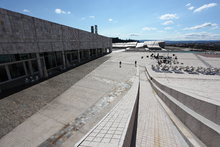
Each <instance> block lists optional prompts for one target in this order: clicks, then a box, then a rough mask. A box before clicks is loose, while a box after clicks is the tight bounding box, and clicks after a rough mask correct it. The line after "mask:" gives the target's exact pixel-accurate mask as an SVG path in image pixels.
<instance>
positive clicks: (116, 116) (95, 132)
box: [75, 77, 139, 147]
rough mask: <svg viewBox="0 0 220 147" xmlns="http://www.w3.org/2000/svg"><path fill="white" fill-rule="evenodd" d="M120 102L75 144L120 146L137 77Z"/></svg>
mask: <svg viewBox="0 0 220 147" xmlns="http://www.w3.org/2000/svg"><path fill="white" fill-rule="evenodd" d="M134 80H135V81H134V82H133V86H132V87H131V89H130V90H129V91H128V93H127V94H126V95H125V96H124V97H123V98H122V99H121V100H120V102H119V103H118V104H117V105H116V106H115V107H114V108H113V109H112V110H111V111H110V112H109V113H108V114H107V115H106V116H105V117H104V118H103V119H102V120H101V121H100V122H99V123H98V124H97V125H96V126H95V127H94V128H93V129H92V130H91V131H90V132H89V133H88V134H87V135H86V136H85V138H83V139H82V141H80V142H79V143H78V144H76V145H75V146H79V147H86V146H94V147H95V146H115V147H116V146H122V145H123V142H124V140H125V135H126V132H127V129H128V124H129V122H130V119H131V114H132V112H133V108H134V105H135V102H136V98H137V92H138V85H139V78H138V77H136V78H135V79H134Z"/></svg>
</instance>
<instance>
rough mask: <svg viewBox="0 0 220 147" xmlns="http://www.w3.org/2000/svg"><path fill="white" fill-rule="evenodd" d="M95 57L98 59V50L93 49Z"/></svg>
mask: <svg viewBox="0 0 220 147" xmlns="http://www.w3.org/2000/svg"><path fill="white" fill-rule="evenodd" d="M95 56H96V57H98V49H97V48H96V49H95Z"/></svg>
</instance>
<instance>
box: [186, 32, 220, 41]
mask: <svg viewBox="0 0 220 147" xmlns="http://www.w3.org/2000/svg"><path fill="white" fill-rule="evenodd" d="M183 38H184V39H187V40H219V39H220V34H214V33H208V32H197V33H189V34H183Z"/></svg>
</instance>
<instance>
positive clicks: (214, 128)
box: [147, 72, 220, 147]
mask: <svg viewBox="0 0 220 147" xmlns="http://www.w3.org/2000/svg"><path fill="white" fill-rule="evenodd" d="M147 73H148V72H147ZM148 75H149V73H148ZM149 77H150V79H151V80H150V83H151V85H152V87H153V89H154V90H155V92H156V93H157V95H158V96H159V97H160V98H161V99H162V100H163V101H164V102H165V103H166V105H167V106H168V107H169V108H170V109H171V110H172V111H173V113H174V114H175V115H176V116H177V117H178V118H179V119H180V120H181V121H182V122H183V123H184V124H185V125H186V126H187V127H188V128H189V129H190V130H191V131H192V132H193V133H194V134H195V135H196V136H197V137H198V138H199V139H200V140H201V141H202V142H203V143H205V144H206V145H207V146H211V147H218V146H219V140H220V126H219V125H218V124H216V122H218V123H219V121H218V119H217V118H218V117H219V115H218V114H219V111H218V109H219V106H216V105H214V104H210V103H208V102H205V101H202V100H198V99H197V98H194V97H191V96H189V95H186V94H183V93H181V92H179V91H177V90H174V89H172V88H169V87H167V86H165V85H163V84H161V83H159V82H158V81H157V80H155V79H154V78H152V77H151V76H150V75H149ZM199 114H200V115H199ZM206 118H207V119H206Z"/></svg>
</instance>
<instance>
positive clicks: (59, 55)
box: [56, 52, 63, 66]
mask: <svg viewBox="0 0 220 147" xmlns="http://www.w3.org/2000/svg"><path fill="white" fill-rule="evenodd" d="M56 61H57V66H59V65H62V64H63V58H62V52H56Z"/></svg>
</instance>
